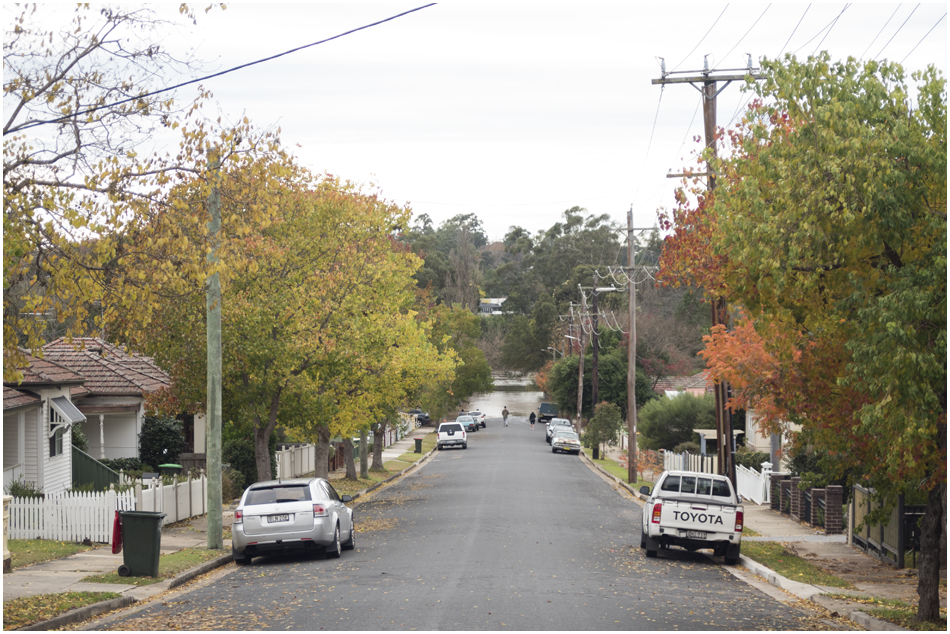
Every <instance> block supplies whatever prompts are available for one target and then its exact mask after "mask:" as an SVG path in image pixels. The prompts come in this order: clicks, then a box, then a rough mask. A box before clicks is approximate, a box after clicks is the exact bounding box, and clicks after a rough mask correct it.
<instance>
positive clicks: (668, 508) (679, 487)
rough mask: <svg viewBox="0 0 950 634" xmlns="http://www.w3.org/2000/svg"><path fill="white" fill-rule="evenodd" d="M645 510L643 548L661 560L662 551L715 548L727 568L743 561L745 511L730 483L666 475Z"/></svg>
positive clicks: (698, 476) (643, 489) (644, 491)
mask: <svg viewBox="0 0 950 634" xmlns="http://www.w3.org/2000/svg"><path fill="white" fill-rule="evenodd" d="M640 493H642V494H643V495H647V496H649V499H647V502H646V504H645V505H644V506H643V523H642V524H641V530H642V532H641V536H640V548H642V549H644V550H645V551H646V555H647V557H656V555H657V551H659V550H660V549H661V548H663V549H665V548H669V547H670V546H679V547H681V548H685V549H686V550H688V551H690V552H693V551H695V550H699V549H702V548H712V549H713V552H714V553H715V554H716V555H718V556H720V557H724V558H725V561H726V564H727V565H730V566H734V565H735V564H736V563H738V561H739V551H740V548H741V546H742V525H743V518H744V514H745V507H744V506H743V505H742V500H741V499H740V498H739V496H738V495H736V492H735V490H734V489H733V488H732V482H730V481H729V478H727V477H725V476H721V475H715V474H710V473H699V472H696V471H664V472H663V473H662V474H661V475H660V478H659V479H658V480H657V482H656V486H654V487H653V491H650V488H649V487H646V486H644V487H641V488H640Z"/></svg>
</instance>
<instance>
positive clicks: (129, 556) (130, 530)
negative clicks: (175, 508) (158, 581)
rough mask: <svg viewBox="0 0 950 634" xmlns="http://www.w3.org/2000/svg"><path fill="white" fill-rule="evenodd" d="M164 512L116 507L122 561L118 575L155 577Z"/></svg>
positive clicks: (159, 554)
mask: <svg viewBox="0 0 950 634" xmlns="http://www.w3.org/2000/svg"><path fill="white" fill-rule="evenodd" d="M164 518H165V514H164V513H153V512H150V511H119V520H120V521H121V522H122V542H123V544H124V547H123V549H122V562H123V564H122V565H121V566H119V576H120V577H157V576H158V559H159V557H161V554H162V553H161V549H162V519H164Z"/></svg>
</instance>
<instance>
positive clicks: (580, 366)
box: [572, 284, 587, 433]
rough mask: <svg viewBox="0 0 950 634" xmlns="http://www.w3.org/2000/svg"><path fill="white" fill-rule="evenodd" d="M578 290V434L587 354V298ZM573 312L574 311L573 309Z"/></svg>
mask: <svg viewBox="0 0 950 634" xmlns="http://www.w3.org/2000/svg"><path fill="white" fill-rule="evenodd" d="M577 288H578V289H579V290H580V292H581V302H582V304H581V324H580V326H581V327H580V332H579V333H578V337H579V340H578V343H579V344H580V348H581V349H580V355H581V356H580V360H579V361H578V364H577V366H578V369H577V431H578V433H579V432H581V431H583V429H582V426H581V421H582V420H584V419H583V412H584V409H583V408H584V355H585V354H586V353H587V342H586V341H584V318H585V317H586V315H587V297H586V296H585V295H584V289H583V288H581V285H580V284H578V285H577ZM572 310H573V309H572Z"/></svg>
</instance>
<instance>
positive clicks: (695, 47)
mask: <svg viewBox="0 0 950 634" xmlns="http://www.w3.org/2000/svg"><path fill="white" fill-rule="evenodd" d="M728 8H729V4H728V3H726V6H725V7H724V8H723V10H722V13H720V14H719V18H721V17H722V16H723V14H724V13H725V12H726V9H728ZM719 18H716V21H715V22H713V23H712V26H711V27H709V30H708V31H706V35H704V36H703V37H702V38H701V39H700V40H699V41H698V42H696V46H694V47H693V50H691V51H690V52H689V53H688V54H687V55H686V57H684V58H683V62H685V61H686V60H688V59H689V56H690V55H692V54H693V53H695V52H696V49H697V48H699V45H700V44H702V43H703V40H705V39H706V37H707V36H708V35H709V34H710V33H712V30H713V29H714V28H715V27H716V24H717V23H718V22H719ZM683 62H680V63H679V64H677V65H676V66H675V67H673V71H675V70H676V69H677V68H679V67H680V66H682V65H683ZM673 71H670V72H673Z"/></svg>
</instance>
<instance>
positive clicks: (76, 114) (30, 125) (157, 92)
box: [3, 2, 436, 136]
mask: <svg viewBox="0 0 950 634" xmlns="http://www.w3.org/2000/svg"><path fill="white" fill-rule="evenodd" d="M435 5H436V3H435V2H431V3H429V4H426V5H422V6H421V7H416V8H415V9H410V10H408V11H403V12H402V13H398V14H396V15H393V16H390V17H388V18H386V19H384V20H379V21H377V22H373V23H372V24H366V25H363V26H361V27H357V28H355V29H350V30H349V31H346V32H345V33H340V34H338V35H334V36H333V37H328V38H326V39H325V40H320V41H319V42H313V43H311V44H305V45H304V46H298V47H297V48H293V49H290V50H289V51H284V52H283V53H278V54H277V55H271V56H270V57H265V58H263V59H259V60H257V61H254V62H249V63H247V64H242V65H240V66H235V67H234V68H230V69H228V70H223V71H221V72H220V73H214V74H213V75H207V76H205V77H199V78H198V79H192V80H190V81H186V82H182V83H180V84H176V85H174V86H170V87H168V88H162V89H161V90H155V91H153V92H150V93H146V94H144V95H136V96H135V97H130V98H129V99H123V100H121V101H116V102H115V103H111V104H105V105H101V106H96V107H94V108H89V109H87V110H83V111H81V112H74V113H73V114H69V115H66V116H65V117H58V118H56V119H46V120H43V121H33V122H31V123H27V124H24V125H22V126H20V127H18V128H16V129H15V130H8V131H7V132H4V133H3V134H4V136H6V135H7V133H8V132H19V131H21V130H28V129H29V128H35V127H37V126H41V125H46V124H48V123H61V122H63V121H67V120H69V119H72V118H74V117H80V116H82V115H85V114H89V113H90V112H95V111H97V110H102V109H103V108H115V107H116V106H121V105H122V104H125V103H129V102H131V101H139V100H141V99H145V98H146V97H154V96H155V95H160V94H162V93H165V92H169V91H171V90H177V89H178V88H182V87H184V86H189V85H191V84H196V83H198V82H201V81H206V80H208V79H213V78H215V77H220V76H221V75H227V74H228V73H233V72H234V71H236V70H241V69H244V68H248V67H249V66H254V65H256V64H263V63H264V62H269V61H271V60H274V59H277V58H278V57H283V56H284V55H290V54H291V53H296V52H297V51H302V50H304V49H305V48H310V47H311V46H317V45H318V44H325V43H326V42H331V41H333V40H336V39H339V38H341V37H344V36H346V35H351V34H353V33H356V32H357V31H363V30H365V29H368V28H371V27H374V26H379V25H380V24H383V23H385V22H390V21H392V20H395V19H396V18H401V17H403V16H405V15H409V14H410V13H414V12H416V11H421V10H422V9H428V8H429V7H433V6H435Z"/></svg>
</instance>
